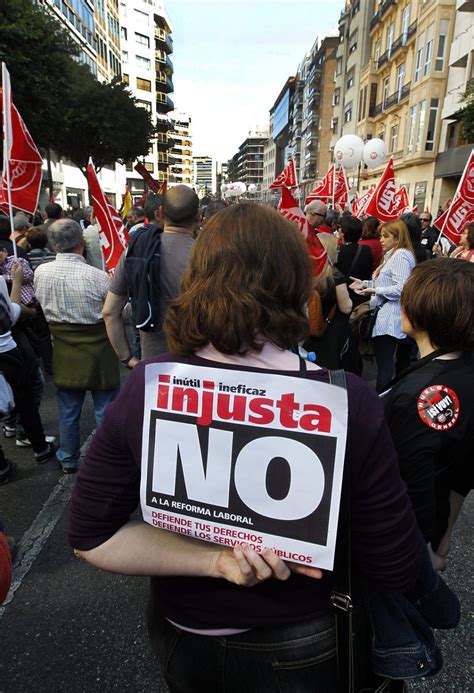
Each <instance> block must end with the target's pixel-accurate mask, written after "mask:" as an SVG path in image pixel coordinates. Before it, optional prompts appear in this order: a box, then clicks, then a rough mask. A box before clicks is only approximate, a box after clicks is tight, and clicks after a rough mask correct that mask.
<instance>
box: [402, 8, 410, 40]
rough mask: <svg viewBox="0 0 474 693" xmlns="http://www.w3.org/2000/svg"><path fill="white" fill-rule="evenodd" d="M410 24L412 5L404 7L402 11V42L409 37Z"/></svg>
mask: <svg viewBox="0 0 474 693" xmlns="http://www.w3.org/2000/svg"><path fill="white" fill-rule="evenodd" d="M409 26H410V5H407V6H406V7H404V8H403V13H402V43H403V44H405V43H406V42H407V38H408V27H409Z"/></svg>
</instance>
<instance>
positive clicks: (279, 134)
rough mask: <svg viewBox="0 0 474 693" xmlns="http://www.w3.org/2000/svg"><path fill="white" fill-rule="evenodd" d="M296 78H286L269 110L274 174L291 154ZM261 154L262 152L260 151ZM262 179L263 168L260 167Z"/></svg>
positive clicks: (283, 165)
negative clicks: (273, 148)
mask: <svg viewBox="0 0 474 693" xmlns="http://www.w3.org/2000/svg"><path fill="white" fill-rule="evenodd" d="M295 87H296V77H294V76H292V77H288V79H287V80H286V82H285V84H284V85H283V87H282V89H281V91H280V93H279V94H278V97H277V98H276V100H275V103H274V104H273V106H272V107H271V109H270V121H271V122H272V140H273V143H274V145H275V173H276V175H278V174H280V173H281V171H283V169H284V167H285V166H286V164H287V163H288V159H289V158H290V156H292V154H293V148H292V146H291V138H292V126H293V120H294V115H293V114H294V99H295ZM262 154H263V151H262ZM262 179H263V166H262Z"/></svg>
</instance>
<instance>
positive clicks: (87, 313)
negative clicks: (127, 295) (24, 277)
mask: <svg viewBox="0 0 474 693" xmlns="http://www.w3.org/2000/svg"><path fill="white" fill-rule="evenodd" d="M34 281H35V288H36V295H37V297H38V301H39V302H40V303H41V307H42V308H43V311H44V314H45V316H46V320H47V321H48V322H63V323H69V324H73V325H96V324H97V323H99V322H102V308H103V305H104V301H105V297H106V295H107V291H108V289H109V284H110V277H109V276H108V274H106V273H105V272H103V271H102V270H100V269H97V268H96V267H91V266H90V265H88V264H87V262H86V261H85V259H84V258H83V257H82V255H77V254H76V253H58V254H57V255H56V260H53V262H47V263H45V264H43V265H40V266H39V267H38V268H37V269H36V271H35V279H34Z"/></svg>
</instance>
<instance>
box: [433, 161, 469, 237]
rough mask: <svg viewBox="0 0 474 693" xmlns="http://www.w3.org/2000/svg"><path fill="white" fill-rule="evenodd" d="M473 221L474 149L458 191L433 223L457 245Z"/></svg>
mask: <svg viewBox="0 0 474 693" xmlns="http://www.w3.org/2000/svg"><path fill="white" fill-rule="evenodd" d="M473 221H474V149H473V150H472V151H471V154H470V156H469V159H468V160H467V163H466V166H465V168H464V171H463V174H462V176H461V180H460V181H459V185H458V189H457V190H456V194H455V196H454V198H453V201H452V202H451V204H450V205H449V207H448V209H447V210H446V211H445V212H444V213H443V214H442V215H441V216H440V217H438V219H436V221H435V222H434V226H436V228H438V229H439V230H440V231H441V232H442V233H443V234H444V235H445V236H446V237H447V238H449V240H450V241H452V242H453V243H455V244H456V245H459V244H460V242H461V234H462V232H463V229H464V227H465V226H466V224H469V223H470V222H473Z"/></svg>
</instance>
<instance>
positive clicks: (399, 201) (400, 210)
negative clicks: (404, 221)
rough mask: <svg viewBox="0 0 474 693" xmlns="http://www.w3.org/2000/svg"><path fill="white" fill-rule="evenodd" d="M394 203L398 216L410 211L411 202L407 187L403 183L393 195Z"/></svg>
mask: <svg viewBox="0 0 474 693" xmlns="http://www.w3.org/2000/svg"><path fill="white" fill-rule="evenodd" d="M393 203H394V213H396V215H397V218H398V217H399V216H401V215H402V214H405V213H406V212H409V211H410V203H409V201H408V192H407V189H406V188H405V187H404V186H403V185H402V187H401V188H400V189H399V190H397V191H396V193H395V195H394V196H393Z"/></svg>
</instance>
